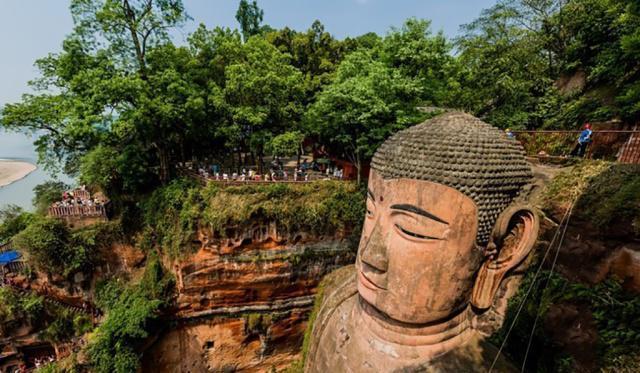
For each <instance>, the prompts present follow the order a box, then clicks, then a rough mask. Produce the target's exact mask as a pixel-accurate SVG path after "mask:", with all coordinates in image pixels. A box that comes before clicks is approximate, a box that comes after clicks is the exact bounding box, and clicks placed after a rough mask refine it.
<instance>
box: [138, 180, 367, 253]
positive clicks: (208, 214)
mask: <svg viewBox="0 0 640 373" xmlns="http://www.w3.org/2000/svg"><path fill="white" fill-rule="evenodd" d="M143 211H144V214H143V215H144V221H145V225H146V228H145V229H144V230H143V234H141V235H140V236H139V238H138V243H139V245H140V246H142V247H144V248H147V249H148V248H151V247H154V246H156V245H157V246H159V247H161V248H162V249H163V251H164V252H165V253H167V254H169V256H172V257H175V256H179V255H180V254H181V253H183V252H185V251H187V250H189V248H190V246H191V240H192V238H193V236H194V234H195V233H196V228H197V227H198V226H203V227H206V228H209V229H211V230H212V231H213V233H214V234H215V235H218V236H220V237H225V236H227V234H228V230H229V229H243V228H246V227H250V226H253V225H255V224H260V223H270V222H274V223H276V225H277V226H278V230H279V231H280V233H281V234H293V233H296V232H299V231H304V232H309V233H313V234H317V235H324V234H329V235H335V234H336V233H337V232H343V233H349V232H353V233H354V235H359V233H360V226H361V223H362V220H363V218H364V194H363V192H362V190H360V189H359V188H358V186H357V185H356V184H353V183H345V182H336V181H324V182H316V183H309V184H300V185H288V184H282V183H273V184H268V185H245V186H234V187H225V188H220V187H219V186H217V185H216V184H213V183H211V184H209V185H207V186H206V187H201V186H198V185H196V184H194V183H193V182H190V181H187V180H177V181H174V182H173V183H171V184H169V185H168V186H166V187H164V188H161V189H158V190H157V191H156V192H154V193H153V195H152V196H151V197H150V198H149V199H148V200H147V201H145V203H144V204H143Z"/></svg>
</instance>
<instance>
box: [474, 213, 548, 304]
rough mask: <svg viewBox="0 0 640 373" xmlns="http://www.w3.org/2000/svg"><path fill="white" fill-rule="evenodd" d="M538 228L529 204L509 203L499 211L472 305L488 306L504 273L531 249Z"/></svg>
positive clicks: (537, 220) (536, 217)
mask: <svg viewBox="0 0 640 373" xmlns="http://www.w3.org/2000/svg"><path fill="white" fill-rule="evenodd" d="M539 228H540V222H539V219H538V214H537V213H536V212H535V211H534V210H533V208H531V207H529V206H522V205H520V206H511V207H509V208H507V209H506V210H505V211H504V212H502V214H500V216H499V217H498V220H497V221H496V224H495V226H494V228H493V232H492V233H491V239H490V241H489V243H488V245H487V250H486V252H487V256H486V258H485V261H484V263H483V264H482V267H481V268H480V271H479V272H478V277H477V278H476V282H475V286H474V287H473V293H472V295H471V304H472V305H473V306H474V307H476V308H478V309H487V308H489V307H491V304H492V303H493V298H494V297H495V295H496V292H497V291H498V288H499V287H500V283H501V282H502V279H503V278H504V276H505V275H506V274H507V272H508V271H509V270H511V269H513V268H515V267H517V266H518V265H519V264H520V263H522V261H523V260H524V259H525V258H526V257H527V255H529V253H530V252H531V249H533V245H534V244H535V242H536V239H537V237H538V230H539Z"/></svg>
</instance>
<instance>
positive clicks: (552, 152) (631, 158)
mask: <svg viewBox="0 0 640 373" xmlns="http://www.w3.org/2000/svg"><path fill="white" fill-rule="evenodd" d="M581 132H582V131H563V130H552V131H549V130H539V131H513V133H514V134H515V136H516V138H517V139H518V140H519V141H520V143H521V144H522V146H523V147H524V149H525V151H526V153H527V155H530V156H545V157H565V156H569V155H570V154H571V152H572V150H573V148H574V147H575V146H576V144H577V142H578V137H579V135H580V133H581ZM591 139H592V142H591V143H590V144H589V146H588V148H587V152H586V154H585V157H586V158H593V159H605V160H610V161H618V162H623V163H640V131H638V130H602V131H593V134H592V136H591Z"/></svg>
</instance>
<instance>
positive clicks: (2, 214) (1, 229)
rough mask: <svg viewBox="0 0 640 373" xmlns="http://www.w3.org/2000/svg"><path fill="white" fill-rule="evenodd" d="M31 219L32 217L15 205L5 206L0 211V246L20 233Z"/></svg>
mask: <svg viewBox="0 0 640 373" xmlns="http://www.w3.org/2000/svg"><path fill="white" fill-rule="evenodd" d="M32 219H33V215H32V214H30V213H28V212H25V211H24V210H22V208H21V207H19V206H16V205H7V206H4V207H3V208H1V209H0V244H3V243H6V242H7V241H9V240H11V238H12V237H13V236H15V235H16V234H18V233H20V232H22V230H24V229H25V228H26V227H27V226H28V225H29V224H30V223H31V220H32Z"/></svg>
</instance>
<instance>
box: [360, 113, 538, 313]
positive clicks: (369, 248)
mask: <svg viewBox="0 0 640 373" xmlns="http://www.w3.org/2000/svg"><path fill="white" fill-rule="evenodd" d="M530 179H531V169H530V167H529V166H528V164H527V163H526V162H525V159H524V152H523V150H522V147H521V146H520V145H519V144H518V143H517V141H515V140H512V139H509V138H508V137H507V136H506V135H505V134H504V133H503V132H502V131H500V130H498V129H496V128H494V127H492V126H490V125H488V124H486V123H484V122H482V121H480V120H479V119H477V118H474V117H473V116H471V115H468V114H464V113H458V112H452V113H447V114H443V115H440V116H438V117H436V118H434V119H432V120H429V121H427V122H425V123H422V124H419V125H416V126H414V127H411V128H408V129H406V130H403V131H400V132H398V133H397V134H395V135H394V136H392V137H391V138H389V139H388V140H387V141H386V142H385V143H384V144H382V146H381V147H380V148H379V149H378V151H377V153H376V154H375V155H374V157H373V161H372V164H371V174H370V178H369V186H368V197H367V215H366V218H365V223H364V228H363V232H362V237H361V240H360V247H359V250H358V258H357V261H356V267H357V270H358V292H359V293H360V295H361V297H362V298H363V299H364V300H365V301H366V302H368V303H369V304H371V305H372V306H373V307H374V308H376V309H377V310H378V311H381V312H382V313H384V314H386V315H387V316H388V317H390V318H392V319H394V320H397V321H400V322H405V323H413V324H425V323H430V322H435V321H438V320H443V319H446V318H447V317H449V316H451V315H453V314H456V313H457V312H458V311H461V310H463V309H465V308H467V307H468V305H469V304H470V303H471V304H473V305H474V306H475V307H476V308H478V309H486V308H488V307H489V306H490V305H491V303H492V301H493V298H494V296H495V293H496V291H497V289H498V287H499V285H500V282H501V281H502V279H503V278H504V276H505V274H506V273H507V272H508V271H509V270H510V269H512V268H514V267H516V266H517V265H519V264H520V263H521V262H522V261H523V260H524V259H525V257H526V256H527V254H528V253H529V252H530V251H531V249H532V247H533V244H534V242H535V238H536V236H537V229H538V220H537V217H536V215H535V214H534V212H533V211H532V210H531V209H529V208H527V207H525V206H521V205H518V204H517V203H516V202H515V201H516V200H517V197H518V196H519V195H520V194H521V192H522V190H523V187H524V186H525V185H526V184H528V183H529V182H530Z"/></svg>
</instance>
